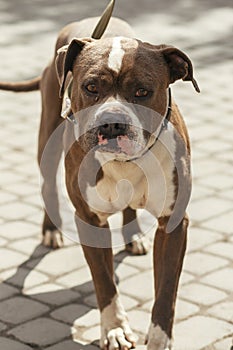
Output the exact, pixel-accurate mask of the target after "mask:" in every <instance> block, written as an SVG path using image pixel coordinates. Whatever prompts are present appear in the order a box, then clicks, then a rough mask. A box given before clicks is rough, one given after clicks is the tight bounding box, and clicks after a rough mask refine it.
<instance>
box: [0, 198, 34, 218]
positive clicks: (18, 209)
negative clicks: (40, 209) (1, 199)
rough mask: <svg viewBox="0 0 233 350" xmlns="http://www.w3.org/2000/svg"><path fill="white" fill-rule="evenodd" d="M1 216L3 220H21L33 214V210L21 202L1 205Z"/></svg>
mask: <svg viewBox="0 0 233 350" xmlns="http://www.w3.org/2000/svg"><path fill="white" fill-rule="evenodd" d="M0 210H1V216H2V217H3V218H4V219H5V220H13V219H14V220H15V219H16V220H22V219H24V218H26V217H27V216H28V215H31V214H33V213H34V212H35V210H36V209H35V208H33V207H32V206H31V205H28V204H25V203H22V202H13V203H8V204H5V205H1V207H0Z"/></svg>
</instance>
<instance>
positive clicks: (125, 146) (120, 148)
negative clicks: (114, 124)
mask: <svg viewBox="0 0 233 350" xmlns="http://www.w3.org/2000/svg"><path fill="white" fill-rule="evenodd" d="M97 137H98V146H99V148H98V150H99V151H102V152H110V153H114V154H118V155H119V154H124V155H126V156H129V157H132V156H136V155H137V154H139V153H140V152H142V151H143V149H144V148H145V144H142V143H141V142H139V141H138V140H137V137H136V134H135V133H133V132H132V133H129V134H127V135H126V134H122V135H117V136H115V137H111V138H108V137H106V136H104V135H102V134H101V133H100V132H98V135H97Z"/></svg>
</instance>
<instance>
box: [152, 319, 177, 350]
mask: <svg viewBox="0 0 233 350" xmlns="http://www.w3.org/2000/svg"><path fill="white" fill-rule="evenodd" d="M146 343H147V350H172V340H171V339H170V338H169V337H168V335H167V334H166V333H165V332H164V331H163V330H162V329H161V327H160V326H159V325H156V326H155V325H154V324H151V325H150V329H149V333H148V336H147V340H146Z"/></svg>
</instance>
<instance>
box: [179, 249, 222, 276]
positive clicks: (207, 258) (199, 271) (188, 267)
mask: <svg viewBox="0 0 233 350" xmlns="http://www.w3.org/2000/svg"><path fill="white" fill-rule="evenodd" d="M222 255H223V254H222ZM226 265H228V260H226V259H223V258H220V257H215V256H212V255H210V254H204V253H199V252H197V253H190V254H188V255H187V256H186V257H185V262H184V270H185V271H189V272H191V273H193V274H196V275H199V276H201V275H204V274H206V273H208V272H211V271H213V270H216V269H217V268H220V267H223V266H226Z"/></svg>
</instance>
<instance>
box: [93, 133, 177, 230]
mask: <svg viewBox="0 0 233 350" xmlns="http://www.w3.org/2000/svg"><path fill="white" fill-rule="evenodd" d="M175 150H176V144H175V139H174V135H173V128H171V129H170V130H167V131H164V133H163V135H162V136H161V138H160V141H158V142H157V143H156V144H155V145H154V146H153V147H152V148H151V149H150V150H148V151H147V152H146V154H144V155H143V156H142V157H141V158H139V159H136V160H133V161H130V162H120V161H106V159H105V161H104V162H103V163H102V170H103V176H102V178H101V179H100V180H99V181H98V183H97V185H96V186H90V185H88V186H87V188H86V200H87V202H88V205H89V207H90V208H91V210H92V211H93V212H95V213H96V214H97V215H98V216H99V218H100V219H101V222H102V223H103V224H104V223H105V222H106V220H107V217H108V216H110V215H111V214H113V213H116V212H118V211H121V210H124V209H125V208H126V207H128V206H129V207H131V208H133V209H139V208H145V209H147V210H148V211H150V212H151V213H152V214H153V215H154V216H156V217H159V216H161V215H169V214H170V212H171V209H170V207H171V205H172V204H173V203H174V197H175V184H174V176H173V174H174V167H175Z"/></svg>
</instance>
